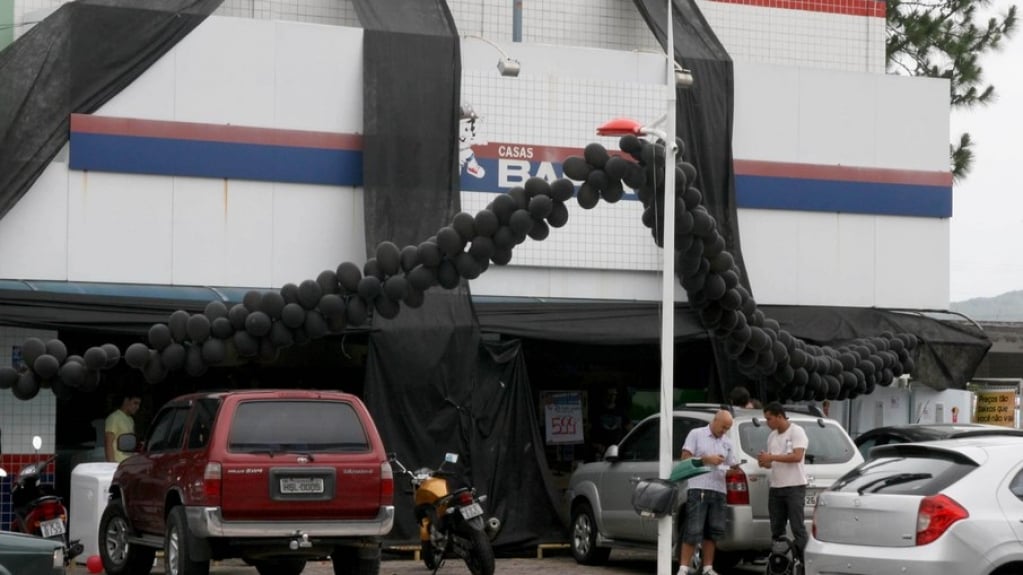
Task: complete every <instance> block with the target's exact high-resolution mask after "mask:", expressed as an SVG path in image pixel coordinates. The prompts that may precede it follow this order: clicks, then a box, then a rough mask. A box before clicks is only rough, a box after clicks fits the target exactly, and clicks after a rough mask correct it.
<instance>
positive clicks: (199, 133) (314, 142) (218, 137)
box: [71, 114, 362, 150]
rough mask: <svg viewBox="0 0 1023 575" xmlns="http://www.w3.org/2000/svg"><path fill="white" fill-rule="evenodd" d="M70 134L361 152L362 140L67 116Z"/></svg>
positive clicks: (296, 132)
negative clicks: (69, 118)
mask: <svg viewBox="0 0 1023 575" xmlns="http://www.w3.org/2000/svg"><path fill="white" fill-rule="evenodd" d="M71 131H72V132H77V133H86V134H109V135H114V136H138V137H145V138H167V139H172V140H193V141H204V142H226V143H234V144H260V145H266V146H287V147H293V148H321V149H330V150H359V149H362V136H360V135H357V134H336V133H331V132H310V131H305V130H278V129H274V128H252V127H247V126H228V125H217V124H199V123H193V122H166V121H161V120H139V119H135V118H111V117H105V116H93V115H89V114H71Z"/></svg>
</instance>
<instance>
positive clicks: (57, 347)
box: [46, 339, 67, 363]
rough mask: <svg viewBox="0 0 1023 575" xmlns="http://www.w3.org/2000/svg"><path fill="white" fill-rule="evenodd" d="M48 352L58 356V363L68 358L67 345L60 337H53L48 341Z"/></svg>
mask: <svg viewBox="0 0 1023 575" xmlns="http://www.w3.org/2000/svg"><path fill="white" fill-rule="evenodd" d="M46 353H48V354H50V355H52V356H53V357H55V358H57V362H58V363H64V360H65V359H67V346H66V345H64V342H62V341H60V340H59V339H51V340H49V341H47V342H46Z"/></svg>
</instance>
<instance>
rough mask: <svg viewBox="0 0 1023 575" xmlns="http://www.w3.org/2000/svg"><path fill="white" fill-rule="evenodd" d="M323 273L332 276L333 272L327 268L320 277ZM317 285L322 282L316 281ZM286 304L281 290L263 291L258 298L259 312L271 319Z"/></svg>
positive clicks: (335, 287) (335, 285)
mask: <svg viewBox="0 0 1023 575" xmlns="http://www.w3.org/2000/svg"><path fill="white" fill-rule="evenodd" d="M324 273H329V274H331V277H333V274H334V272H332V271H329V270H328V271H325V272H323V273H321V274H320V276H321V277H322V276H323V274H324ZM317 285H322V284H320V282H319V281H317ZM334 291H337V282H336V281H335V282H334ZM286 304H287V302H286V301H284V296H283V295H281V292H279V291H267V292H263V297H262V298H260V300H259V311H261V312H263V313H265V314H266V315H268V316H270V318H271V319H277V318H279V317H281V310H283V309H284V306H285V305H286Z"/></svg>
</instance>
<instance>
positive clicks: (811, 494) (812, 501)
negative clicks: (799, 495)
mask: <svg viewBox="0 0 1023 575" xmlns="http://www.w3.org/2000/svg"><path fill="white" fill-rule="evenodd" d="M804 499H805V502H804V503H803V505H805V506H807V507H813V506H814V505H817V492H816V491H807V492H806V497H805V498H804Z"/></svg>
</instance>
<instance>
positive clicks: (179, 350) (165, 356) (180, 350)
mask: <svg viewBox="0 0 1023 575" xmlns="http://www.w3.org/2000/svg"><path fill="white" fill-rule="evenodd" d="M242 333H244V332H242ZM160 362H161V363H162V364H163V367H164V369H167V370H168V371H180V370H181V369H183V368H184V367H185V346H183V345H181V344H180V343H172V344H170V345H168V346H167V348H166V349H164V350H163V351H162V352H160Z"/></svg>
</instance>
